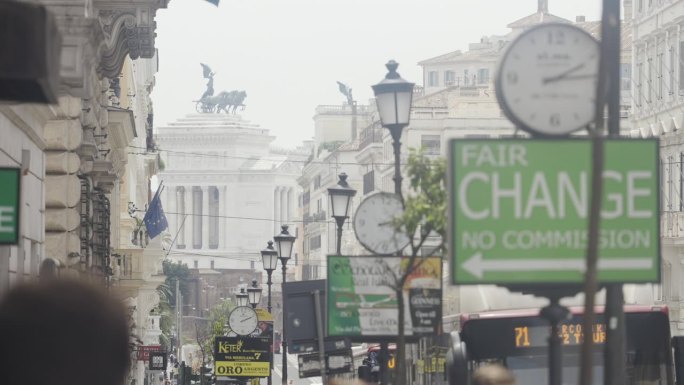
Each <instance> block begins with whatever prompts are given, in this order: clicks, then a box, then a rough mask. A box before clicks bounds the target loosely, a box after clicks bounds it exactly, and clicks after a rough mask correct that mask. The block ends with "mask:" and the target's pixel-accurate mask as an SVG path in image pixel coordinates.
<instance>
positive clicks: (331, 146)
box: [317, 140, 344, 155]
mask: <svg viewBox="0 0 684 385" xmlns="http://www.w3.org/2000/svg"><path fill="white" fill-rule="evenodd" d="M342 143H344V141H342V140H334V141H332V142H323V143H321V144H319V145H318V153H317V155H320V154H321V151H323V150H328V151H330V152H333V151H335V150H337V149H338V148H339V147H340V146H341V145H342Z"/></svg>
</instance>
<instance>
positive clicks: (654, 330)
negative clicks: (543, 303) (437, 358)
mask: <svg viewBox="0 0 684 385" xmlns="http://www.w3.org/2000/svg"><path fill="white" fill-rule="evenodd" d="M582 311H583V309H582V308H580V307H572V308H570V312H571V317H570V318H569V319H568V320H566V321H564V322H562V323H561V325H560V327H559V337H560V339H561V344H562V352H563V353H562V354H563V359H562V363H563V367H562V383H563V384H577V383H579V381H578V380H579V375H580V350H581V343H582V341H583V338H584V336H585V335H587V333H584V332H583V331H582V321H583V320H582ZM602 313H603V308H602V307H597V314H596V323H595V325H594V326H593V327H592V330H591V333H589V335H590V336H591V338H592V339H593V341H594V343H595V351H594V357H593V359H592V362H593V383H594V384H597V385H598V384H603V350H604V349H603V347H604V346H605V341H606V334H605V333H606V324H605V322H604V319H603V314H602ZM625 325H626V333H625V334H626V336H627V340H626V352H627V361H626V363H625V364H626V365H625V367H626V377H627V383H626V384H633V385H642V384H643V385H646V384H649V385H651V384H659V385H674V384H675V382H674V379H675V374H679V373H680V368H681V366H682V365H681V364H678V365H675V364H674V362H675V360H674V358H675V357H676V358H677V360H678V361H679V360H681V359H682V357H681V356H682V355H681V354H680V353H679V347H680V346H681V345H682V344H681V339H680V337H677V338H675V339H672V340H671V338H670V322H669V317H668V309H667V307H666V306H638V305H628V306H625ZM549 331H550V326H549V324H548V321H547V320H545V319H543V318H541V317H540V316H539V309H529V310H497V311H488V312H481V313H473V314H463V315H461V316H460V331H458V332H456V331H454V332H452V333H451V349H450V351H449V353H448V355H447V367H448V376H449V383H450V384H459V385H467V384H469V383H470V381H469V380H470V374H471V373H472V372H473V371H474V370H475V369H477V368H478V367H479V366H481V365H484V364H488V363H500V364H503V365H504V366H506V367H507V368H508V369H510V370H511V371H512V372H513V374H514V375H515V377H516V380H517V383H519V384H535V385H542V384H547V383H548V376H549V374H548V373H549V367H548V361H549V359H548V341H547V339H548V335H549ZM673 348H674V355H673ZM675 369H676V372H677V373H675ZM682 375H684V372H682ZM679 378H680V379H681V378H684V377H679ZM680 383H681V382H680Z"/></svg>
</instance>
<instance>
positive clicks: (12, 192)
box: [0, 168, 21, 245]
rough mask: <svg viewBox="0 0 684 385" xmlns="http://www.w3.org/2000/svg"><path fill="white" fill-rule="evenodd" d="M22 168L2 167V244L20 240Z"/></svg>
mask: <svg viewBox="0 0 684 385" xmlns="http://www.w3.org/2000/svg"><path fill="white" fill-rule="evenodd" d="M20 175H21V174H20V170H19V169H18V168H0V186H2V188H0V245H16V244H17V243H18V242H19V201H20V198H19V197H20V196H21V195H20V191H19V189H20V182H19V181H20Z"/></svg>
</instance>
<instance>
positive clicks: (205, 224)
mask: <svg viewBox="0 0 684 385" xmlns="http://www.w3.org/2000/svg"><path fill="white" fill-rule="evenodd" d="M210 215H213V213H210V212H209V186H202V249H209V218H210Z"/></svg>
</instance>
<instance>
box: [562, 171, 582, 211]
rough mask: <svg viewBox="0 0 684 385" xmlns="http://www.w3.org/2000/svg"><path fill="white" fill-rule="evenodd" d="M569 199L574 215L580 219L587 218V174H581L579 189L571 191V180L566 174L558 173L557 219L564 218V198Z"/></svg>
mask: <svg viewBox="0 0 684 385" xmlns="http://www.w3.org/2000/svg"><path fill="white" fill-rule="evenodd" d="M566 194H567V195H568V197H570V200H571V201H572V204H573V206H574V207H575V213H576V214H577V216H578V217H580V218H586V216H587V212H588V211H587V173H586V172H581V173H580V177H579V188H577V189H573V184H572V180H570V176H569V175H568V173H567V172H564V171H561V172H560V173H558V218H565V205H566V203H565V196H566Z"/></svg>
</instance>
